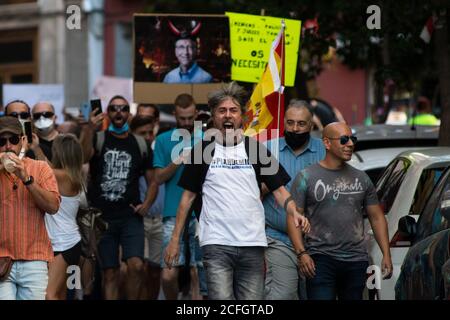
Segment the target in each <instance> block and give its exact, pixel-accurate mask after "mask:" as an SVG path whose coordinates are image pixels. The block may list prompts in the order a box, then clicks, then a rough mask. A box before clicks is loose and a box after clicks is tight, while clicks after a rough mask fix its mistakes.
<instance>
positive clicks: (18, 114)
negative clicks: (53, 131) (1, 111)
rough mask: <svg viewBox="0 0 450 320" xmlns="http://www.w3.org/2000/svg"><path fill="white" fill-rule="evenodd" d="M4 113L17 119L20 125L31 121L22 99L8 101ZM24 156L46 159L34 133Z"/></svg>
mask: <svg viewBox="0 0 450 320" xmlns="http://www.w3.org/2000/svg"><path fill="white" fill-rule="evenodd" d="M5 115H6V116H11V117H14V118H17V119H19V121H20V123H21V125H22V127H23V126H24V123H25V122H31V113H30V107H29V106H28V104H27V103H26V102H25V101H23V100H17V99H16V100H13V101H10V102H8V104H7V105H6V106H5ZM26 156H27V157H28V158H31V159H34V160H43V161H47V157H46V156H45V154H44V152H43V151H42V149H41V147H40V144H39V138H38V136H37V135H36V134H35V133H33V141H32V142H31V143H30V144H29V145H28V150H27V153H26Z"/></svg>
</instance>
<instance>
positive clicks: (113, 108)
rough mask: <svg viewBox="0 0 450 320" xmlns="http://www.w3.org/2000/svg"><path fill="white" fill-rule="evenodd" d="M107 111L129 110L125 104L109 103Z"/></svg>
mask: <svg viewBox="0 0 450 320" xmlns="http://www.w3.org/2000/svg"><path fill="white" fill-rule="evenodd" d="M108 111H109V112H130V106H129V105H127V104H110V105H109V106H108Z"/></svg>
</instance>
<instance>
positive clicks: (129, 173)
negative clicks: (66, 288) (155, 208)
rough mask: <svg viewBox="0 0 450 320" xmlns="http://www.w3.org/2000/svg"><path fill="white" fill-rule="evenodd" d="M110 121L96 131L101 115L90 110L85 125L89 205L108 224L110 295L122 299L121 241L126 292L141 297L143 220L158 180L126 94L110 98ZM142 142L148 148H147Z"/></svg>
mask: <svg viewBox="0 0 450 320" xmlns="http://www.w3.org/2000/svg"><path fill="white" fill-rule="evenodd" d="M107 116H108V118H109V120H110V121H109V122H110V125H109V127H108V130H107V131H105V132H98V133H97V134H96V135H95V136H93V133H94V129H95V127H96V125H97V124H98V123H99V122H100V123H101V122H102V120H103V116H102V115H94V114H92V115H91V121H90V125H89V127H87V128H85V129H84V130H83V133H82V135H81V141H82V144H83V145H84V150H87V154H86V158H85V160H89V159H90V160H91V161H90V174H91V180H90V184H89V188H88V198H89V200H90V204H91V205H92V206H94V207H97V208H99V209H101V210H102V212H103V217H104V219H105V220H106V221H107V222H108V223H109V227H108V230H107V231H106V232H105V234H104V235H103V237H102V239H101V240H100V244H99V255H100V262H101V268H102V269H103V280H104V282H103V288H104V298H105V299H117V298H119V283H118V281H119V267H120V262H119V246H121V247H122V260H123V261H125V262H126V264H127V272H128V274H127V284H126V291H127V292H126V295H127V298H128V299H137V298H138V297H139V294H140V284H141V277H142V272H143V267H144V264H143V257H144V224H143V216H144V215H145V214H146V213H147V212H148V209H149V208H150V206H151V204H152V203H153V201H154V200H155V198H156V195H157V189H158V187H157V185H156V183H155V180H154V179H153V170H152V163H153V153H152V150H151V148H150V146H149V145H148V144H147V143H146V142H145V140H144V139H143V138H142V137H138V136H135V135H133V134H131V133H130V132H129V128H128V122H127V120H128V118H129V116H130V107H129V105H128V102H127V100H126V99H125V98H123V97H122V96H114V97H113V98H112V99H111V100H110V102H109V103H108V109H107ZM142 144H144V149H145V150H142V149H143V148H142ZM141 175H145V177H146V179H147V183H148V185H149V188H148V191H147V194H146V197H145V200H144V201H143V202H141V201H140V197H139V177H140V176H141Z"/></svg>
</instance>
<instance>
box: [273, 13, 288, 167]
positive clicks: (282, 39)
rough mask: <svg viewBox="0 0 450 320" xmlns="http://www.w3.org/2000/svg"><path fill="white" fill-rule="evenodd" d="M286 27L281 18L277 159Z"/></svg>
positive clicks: (277, 153)
mask: <svg viewBox="0 0 450 320" xmlns="http://www.w3.org/2000/svg"><path fill="white" fill-rule="evenodd" d="M285 27H286V25H285V23H284V19H282V20H281V57H280V58H281V59H280V60H281V63H280V74H279V76H280V86H279V88H278V117H277V130H278V136H277V139H275V141H276V146H275V151H276V153H275V154H276V155H277V159H278V158H279V152H280V150H279V143H278V142H279V139H280V122H281V121H280V118H281V115H280V113H281V95H282V93H283V86H284V79H283V65H284V28H285Z"/></svg>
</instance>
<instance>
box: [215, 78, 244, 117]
mask: <svg viewBox="0 0 450 320" xmlns="http://www.w3.org/2000/svg"><path fill="white" fill-rule="evenodd" d="M227 99H231V100H233V102H234V103H236V104H237V105H238V106H239V107H240V108H241V112H242V114H244V113H245V112H246V103H247V100H248V93H247V91H246V90H245V89H244V88H243V87H241V86H240V85H238V84H237V83H236V82H234V81H233V82H231V83H229V84H226V85H223V86H222V88H220V89H218V90H215V91H212V92H210V93H209V94H208V106H209V108H210V110H211V114H213V113H214V110H215V109H216V108H217V107H218V106H219V105H220V104H221V103H222V102H223V101H225V100H227Z"/></svg>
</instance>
